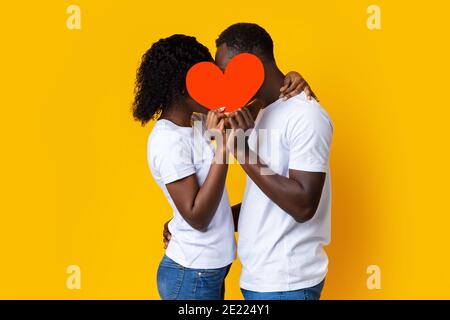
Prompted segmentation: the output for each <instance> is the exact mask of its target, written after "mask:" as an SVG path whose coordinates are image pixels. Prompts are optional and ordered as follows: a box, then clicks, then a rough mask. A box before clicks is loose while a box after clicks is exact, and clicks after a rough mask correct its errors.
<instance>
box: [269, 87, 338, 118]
mask: <svg viewBox="0 0 450 320" xmlns="http://www.w3.org/2000/svg"><path fill="white" fill-rule="evenodd" d="M270 118H274V120H275V118H278V119H285V120H287V122H286V124H288V123H297V122H300V123H308V122H310V121H314V122H315V121H319V122H325V123H330V125H331V118H330V116H329V115H328V113H327V112H326V110H325V109H324V108H323V107H322V106H321V105H320V103H319V102H317V101H316V100H315V99H311V100H308V99H307V98H306V95H305V94H304V93H302V94H300V95H298V96H295V97H292V98H290V99H288V100H286V101H279V102H278V105H277V106H275V108H272V109H270Z"/></svg>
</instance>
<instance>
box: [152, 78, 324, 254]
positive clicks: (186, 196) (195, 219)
mask: <svg viewBox="0 0 450 320" xmlns="http://www.w3.org/2000/svg"><path fill="white" fill-rule="evenodd" d="M280 88H281V89H280ZM303 91H304V92H305V93H306V94H307V96H308V98H309V99H311V98H315V95H314V93H313V92H312V90H311V89H310V88H309V86H308V84H307V82H306V81H305V80H304V79H303V78H302V77H301V75H300V74H298V73H296V72H290V73H288V74H287V75H286V77H285V76H284V75H283V81H282V82H281V83H280V84H279V87H278V89H277V94H278V97H280V98H284V99H289V98H290V97H292V96H295V95H298V94H299V93H301V92H303ZM261 106H262V105H261V102H260V100H259V99H255V100H253V101H251V102H250V103H249V104H248V105H247V106H246V109H247V110H248V111H249V112H250V113H251V114H252V116H254V117H256V116H257V114H258V112H259V110H260V109H261ZM169 110H174V111H172V112H171V113H170V114H167V113H163V114H162V115H161V118H163V119H167V120H170V121H172V122H174V123H175V124H177V125H180V126H186V127H188V126H191V116H192V114H193V113H194V112H199V113H207V111H208V110H207V109H205V108H203V107H202V106H200V105H198V104H197V103H196V102H195V101H193V100H192V99H191V98H189V97H188V98H186V100H185V101H183V102H182V105H178V106H175V107H174V108H170V109H169ZM228 116H229V115H226V114H224V113H223V112H222V111H220V110H214V111H209V113H208V117H207V125H206V127H207V128H208V129H212V130H219V131H220V132H222V130H223V129H224V128H225V127H228V128H229V127H230V123H229V119H228ZM223 141H224V145H223V146H218V148H217V150H216V154H215V158H214V161H213V163H212V165H211V168H210V171H209V173H208V176H207V178H206V180H205V182H204V184H203V185H202V186H201V187H200V186H199V185H198V182H197V179H196V177H195V175H191V176H189V177H186V178H184V179H181V180H178V181H175V182H173V183H170V184H167V185H166V187H167V190H168V192H169V194H170V196H171V198H172V199H173V201H174V203H175V205H176V207H177V209H178V211H179V212H180V214H181V215H182V216H183V218H184V219H185V220H186V221H187V222H188V223H189V224H190V225H191V226H192V227H193V228H195V229H197V230H200V231H202V230H203V231H204V230H206V229H207V227H208V225H209V223H210V222H211V220H212V218H213V216H214V213H215V211H216V210H217V207H218V205H219V203H220V199H221V197H222V194H223V191H224V188H225V179H226V174H227V169H228V166H227V164H225V163H226V161H225V157H226V152H227V151H226V141H227V138H226V137H224V139H223ZM236 208H239V209H240V204H239V205H237V206H234V207H233V218H234V222H235V228H237V219H238V216H239V210H236ZM168 223H169V221H168V222H166V223H165V225H164V232H163V237H164V246H165V247H166V248H167V245H168V242H169V241H170V238H171V234H170V232H169V229H168Z"/></svg>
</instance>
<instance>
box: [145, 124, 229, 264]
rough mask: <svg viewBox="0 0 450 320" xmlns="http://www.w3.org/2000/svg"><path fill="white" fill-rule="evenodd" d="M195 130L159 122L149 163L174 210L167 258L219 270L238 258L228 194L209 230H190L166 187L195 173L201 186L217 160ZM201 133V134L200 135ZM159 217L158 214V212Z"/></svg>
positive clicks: (154, 132)
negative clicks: (214, 160)
mask: <svg viewBox="0 0 450 320" xmlns="http://www.w3.org/2000/svg"><path fill="white" fill-rule="evenodd" d="M194 130H195V129H194V128H193V127H180V126H178V125H176V124H174V123H172V122H170V121H168V120H159V121H157V122H156V124H155V126H154V128H153V130H152V132H151V134H150V137H149V140H148V163H149V166H150V169H151V172H152V175H153V177H154V178H155V180H156V182H157V183H158V185H159V187H160V188H161V189H162V190H163V192H164V195H165V196H166V198H167V200H168V201H169V203H170V205H171V207H172V209H173V219H172V220H171V221H170V223H169V230H170V232H171V233H172V239H171V240H170V242H169V246H168V248H167V250H166V255H167V256H168V257H169V258H170V259H172V260H174V261H175V262H176V263H178V264H180V265H182V266H184V267H186V268H194V269H216V268H222V267H225V266H227V265H229V264H230V263H231V262H232V261H233V260H234V259H235V257H236V244H235V237H234V224H233V216H232V213H231V207H230V202H229V199H228V194H227V191H226V190H224V192H223V194H222V199H221V200H220V204H219V206H218V208H217V211H216V212H215V214H214V217H213V219H212V220H211V223H210V224H209V226H208V228H207V230H206V231H198V230H196V229H194V228H193V227H191V226H190V225H189V224H188V223H187V222H186V221H185V220H184V219H183V217H182V216H181V214H180V212H179V211H178V209H177V207H176V206H175V204H174V202H173V200H172V198H171V197H170V194H169V192H168V191H167V188H166V185H167V184H169V183H172V182H175V181H177V180H180V179H183V178H185V177H188V176H190V175H193V174H195V176H196V178H197V181H198V183H199V185H200V186H201V185H202V184H203V183H204V182H205V179H206V177H207V176H208V172H209V168H210V166H211V163H212V160H213V158H214V151H213V146H212V145H211V144H210V143H208V141H207V140H206V139H204V138H203V135H202V133H201V132H200V133H199V134H196V135H195V141H194ZM197 133H198V132H197ZM156 213H157V214H159V212H156Z"/></svg>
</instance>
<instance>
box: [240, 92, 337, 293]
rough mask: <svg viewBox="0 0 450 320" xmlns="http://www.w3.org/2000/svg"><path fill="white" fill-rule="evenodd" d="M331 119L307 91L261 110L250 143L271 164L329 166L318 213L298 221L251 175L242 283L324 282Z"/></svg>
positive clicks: (261, 287) (283, 168)
mask: <svg viewBox="0 0 450 320" xmlns="http://www.w3.org/2000/svg"><path fill="white" fill-rule="evenodd" d="M332 135H333V126H332V123H331V120H330V118H329V116H328V115H327V113H326V112H325V110H324V109H322V107H321V106H320V105H319V104H318V103H317V102H316V101H315V100H311V101H308V100H307V99H306V96H305V94H304V93H303V94H301V95H299V96H296V97H293V98H291V99H289V100H287V101H282V100H281V99H280V100H277V101H276V102H274V103H272V104H271V105H269V106H267V107H266V108H265V109H264V110H262V111H261V112H260V114H259V115H258V118H257V119H256V122H255V130H254V131H253V132H252V134H251V135H250V137H249V146H250V148H251V149H252V150H253V151H256V147H257V146H258V150H259V152H258V154H259V156H260V158H261V159H262V160H263V161H264V162H265V163H266V164H267V165H268V166H269V168H270V169H272V170H273V171H275V172H276V173H277V174H279V175H282V176H286V177H288V176H289V169H294V170H300V171H308V172H325V173H326V180H325V185H324V187H323V191H322V197H321V200H320V203H319V207H318V209H317V212H316V213H315V215H314V217H313V218H312V219H311V220H309V221H307V222H305V223H297V222H296V221H295V220H294V218H292V216H290V215H289V214H288V213H287V212H285V211H284V210H283V209H281V208H280V207H279V206H278V205H276V204H275V203H274V202H273V201H272V200H270V199H269V198H268V197H267V196H266V195H265V194H264V193H263V192H262V191H261V189H260V188H259V187H258V186H257V185H256V184H255V183H254V182H253V181H252V180H251V179H250V178H249V177H247V185H246V190H245V195H244V200H243V202H242V207H241V212H240V217H239V224H238V228H239V239H238V255H239V258H240V260H241V262H242V274H241V287H242V288H243V289H246V290H250V291H257V292H278V291H294V290H300V289H304V288H308V287H313V286H315V285H317V284H319V283H320V282H322V281H323V280H324V278H325V276H326V273H327V270H328V258H327V255H326V253H325V251H324V249H323V247H324V246H325V245H327V244H328V243H329V242H330V210H331V186H330V176H329V153H330V145H331V140H332Z"/></svg>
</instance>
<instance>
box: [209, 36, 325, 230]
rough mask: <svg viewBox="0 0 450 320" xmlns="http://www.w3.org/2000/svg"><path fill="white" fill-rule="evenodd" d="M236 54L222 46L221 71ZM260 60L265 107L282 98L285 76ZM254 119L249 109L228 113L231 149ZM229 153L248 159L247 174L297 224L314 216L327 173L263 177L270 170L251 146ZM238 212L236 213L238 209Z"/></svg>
mask: <svg viewBox="0 0 450 320" xmlns="http://www.w3.org/2000/svg"><path fill="white" fill-rule="evenodd" d="M235 55H236V53H235V52H233V51H232V50H229V49H228V47H227V46H226V44H223V45H221V46H220V47H219V48H217V52H216V63H217V65H218V66H219V67H220V68H223V69H225V68H226V66H227V64H228V62H229V61H230V60H231V59H232V58H233V57H234V56H235ZM260 59H261V61H262V62H263V64H264V72H265V79H264V83H263V85H262V87H261V89H260V90H259V91H258V93H257V95H256V99H258V100H260V101H261V103H262V105H263V106H264V107H265V106H268V105H269V104H271V103H273V102H275V101H276V100H278V99H279V88H280V86H282V85H283V83H284V75H283V73H282V72H281V71H280V69H279V68H278V67H277V65H276V63H275V61H271V60H267V59H265V58H264V57H260ZM254 119H255V117H254V115H253V114H252V112H251V111H249V110H248V109H246V108H243V109H240V110H238V111H236V112H233V113H231V114H229V123H230V126H231V128H232V129H233V132H234V133H233V134H234V137H231V138H232V139H229V142H230V141H231V142H232V143H231V146H237V143H236V140H237V136H238V135H239V134H244V132H245V131H246V130H248V129H250V128H253V127H254ZM233 138H234V139H233ZM233 140H234V141H233ZM246 141H247V139H246ZM230 151H231V152H232V153H233V154H234V155H235V156H236V158H237V159H244V160H245V161H243V162H241V163H240V164H241V166H242V168H243V169H244V171H245V172H246V173H247V175H248V176H249V177H250V178H251V179H252V180H253V181H254V182H255V183H256V185H257V186H258V187H259V188H260V189H261V190H262V191H263V192H264V193H265V194H266V195H267V196H268V197H269V198H270V199H271V200H272V201H273V202H274V203H276V204H277V205H278V206H279V207H280V208H282V209H283V210H284V211H286V212H287V213H288V214H289V215H291V216H292V217H293V218H294V219H295V221H297V222H298V223H304V222H306V221H308V220H310V219H311V218H312V217H313V216H314V214H315V212H316V211H317V207H318V205H319V202H320V197H321V194H322V189H323V185H324V183H325V175H326V174H325V173H323V172H306V171H300V170H292V169H290V170H289V177H284V176H281V175H278V174H272V175H262V174H260V172H261V170H262V169H265V170H267V169H268V166H267V165H266V164H265V163H264V162H263V161H262V160H261V159H260V158H259V156H258V155H257V154H254V152H253V151H252V150H250V148H249V147H248V143H245V146H244V148H242V149H241V150H239V149H237V148H235V147H232V148H231V149H230ZM249 159H257V161H256V162H257V163H256V164H252V163H250V161H249ZM235 211H237V210H236V209H235Z"/></svg>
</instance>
